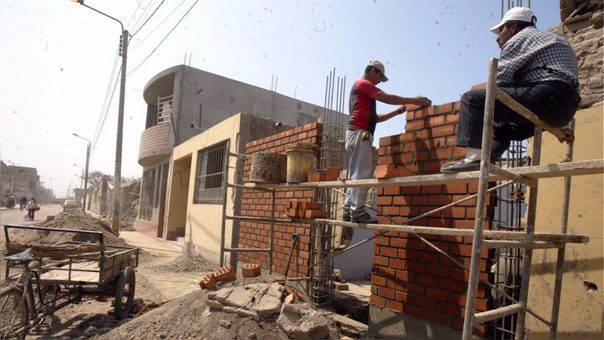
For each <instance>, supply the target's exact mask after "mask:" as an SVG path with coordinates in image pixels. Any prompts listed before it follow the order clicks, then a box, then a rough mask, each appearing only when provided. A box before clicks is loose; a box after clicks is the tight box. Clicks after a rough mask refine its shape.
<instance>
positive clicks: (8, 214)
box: [0, 204, 63, 225]
mask: <svg viewBox="0 0 604 340" xmlns="http://www.w3.org/2000/svg"><path fill="white" fill-rule="evenodd" d="M62 210H63V208H62V207H61V206H60V205H58V204H43V205H41V207H40V210H38V211H36V215H35V217H36V218H35V219H34V220H33V221H29V220H24V219H23V214H25V212H26V211H25V210H19V209H5V208H2V209H0V224H2V225H4V224H24V225H27V224H32V223H38V222H42V221H46V217H47V216H49V215H50V216H53V215H56V214H58V213H60V212H61V211H62Z"/></svg>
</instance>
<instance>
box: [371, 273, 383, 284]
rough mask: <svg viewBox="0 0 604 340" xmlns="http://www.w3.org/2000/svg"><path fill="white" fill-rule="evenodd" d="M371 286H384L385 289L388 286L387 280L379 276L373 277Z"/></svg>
mask: <svg viewBox="0 0 604 340" xmlns="http://www.w3.org/2000/svg"><path fill="white" fill-rule="evenodd" d="M371 284H372V285H374V286H382V287H385V286H386V278H384V277H381V276H377V275H375V274H374V275H371Z"/></svg>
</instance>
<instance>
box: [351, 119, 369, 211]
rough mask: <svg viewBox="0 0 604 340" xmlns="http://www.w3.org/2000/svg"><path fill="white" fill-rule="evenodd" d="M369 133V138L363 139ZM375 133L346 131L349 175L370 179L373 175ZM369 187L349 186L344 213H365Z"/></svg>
mask: <svg viewBox="0 0 604 340" xmlns="http://www.w3.org/2000/svg"><path fill="white" fill-rule="evenodd" d="M364 134H368V136H369V138H367V139H363V135H364ZM372 144H373V135H372V134H370V133H369V132H367V131H365V130H354V131H350V130H347V131H346V152H347V153H348V177H349V178H351V179H368V178H371V177H372V175H373V164H372V157H373V147H372ZM367 191H369V188H348V189H347V190H346V199H345V200H344V214H346V213H352V215H353V216H360V215H363V214H364V213H365V202H366V201H367Z"/></svg>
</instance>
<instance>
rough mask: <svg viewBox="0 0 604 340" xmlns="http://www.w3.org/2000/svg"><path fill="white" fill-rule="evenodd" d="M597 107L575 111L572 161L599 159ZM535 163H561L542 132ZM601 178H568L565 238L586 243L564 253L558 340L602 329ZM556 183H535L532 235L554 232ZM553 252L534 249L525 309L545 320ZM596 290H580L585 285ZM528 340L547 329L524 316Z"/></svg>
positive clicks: (556, 147)
mask: <svg viewBox="0 0 604 340" xmlns="http://www.w3.org/2000/svg"><path fill="white" fill-rule="evenodd" d="M603 116H604V109H603V108H602V107H597V108H591V109H587V110H582V111H579V112H577V114H576V116H575V119H576V128H575V131H576V132H575V135H576V141H575V148H574V156H573V159H574V160H588V159H602V158H603V155H604V152H603V147H602V146H603V139H602V135H603V130H604V125H603V120H602V117H603ZM543 136H544V140H543V143H542V153H541V155H542V156H541V164H549V163H559V162H560V161H562V159H563V158H564V154H565V150H566V144H564V145H563V144H560V143H559V142H558V141H557V139H555V137H553V136H552V135H551V134H548V133H544V134H543ZM603 177H604V176H603V175H601V174H600V175H588V176H576V177H573V178H572V185H571V199H570V202H571V203H570V211H569V222H568V233H570V234H585V235H588V236H589V237H590V241H589V243H587V244H569V245H567V248H566V253H565V254H566V255H565V256H566V261H565V272H564V280H563V283H562V300H561V307H560V318H559V327H558V338H559V339H582V340H587V339H602V338H603V333H602V332H603V324H604V312H603V301H604V294H603V292H604V282H603V275H604V271H603V266H604V265H603V264H604V262H603V255H604V250H603V249H604V247H603V209H604V208H603V207H604V202H603V199H602V198H603V190H602V188H603ZM562 183H563V179H562V178H552V179H547V180H540V182H539V196H538V204H537V221H536V231H538V232H560V218H561V213H560V212H561V207H562V190H563V188H562ZM556 257H557V250H535V251H534V252H533V265H532V269H533V270H532V274H533V275H532V276H531V281H530V282H531V286H530V289H529V307H530V308H532V309H533V310H535V311H536V312H538V313H539V314H540V315H542V316H544V317H545V318H546V319H550V316H551V307H552V301H553V290H554V277H555V268H556V264H555V263H556V262H555V261H556ZM586 281H587V282H591V283H593V284H595V285H596V286H597V290H596V291H593V290H589V289H587V288H586V284H585V282H586ZM527 327H528V328H529V335H530V337H529V338H530V339H546V338H548V336H549V328H548V327H547V326H545V325H544V324H543V323H541V322H540V321H538V320H537V319H536V318H534V317H533V316H531V315H530V314H528V313H527Z"/></svg>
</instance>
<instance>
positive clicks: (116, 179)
mask: <svg viewBox="0 0 604 340" xmlns="http://www.w3.org/2000/svg"><path fill="white" fill-rule="evenodd" d="M71 1H73V2H77V3H79V4H80V5H82V6H84V7H86V8H89V9H91V10H93V11H95V12H97V13H99V14H102V15H104V16H106V17H107V18H109V19H112V20H115V21H117V22H118V23H119V24H120V26H121V28H122V37H121V43H120V47H121V50H120V54H121V56H122V75H121V81H120V101H119V109H118V116H117V141H116V143H115V174H114V176H113V216H112V218H111V230H112V231H113V232H114V233H115V234H119V232H120V200H121V183H122V135H123V128H124V101H125V97H126V94H125V92H126V58H127V56H128V30H125V29H124V25H123V24H122V22H121V21H119V20H118V19H116V18H114V17H112V16H110V15H107V14H105V13H103V12H101V11H99V10H97V9H95V8H92V7H90V6H88V5H86V4H84V0H71Z"/></svg>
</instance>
